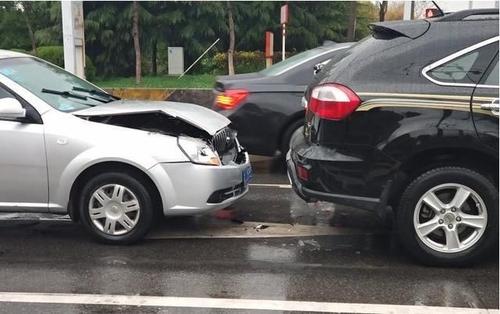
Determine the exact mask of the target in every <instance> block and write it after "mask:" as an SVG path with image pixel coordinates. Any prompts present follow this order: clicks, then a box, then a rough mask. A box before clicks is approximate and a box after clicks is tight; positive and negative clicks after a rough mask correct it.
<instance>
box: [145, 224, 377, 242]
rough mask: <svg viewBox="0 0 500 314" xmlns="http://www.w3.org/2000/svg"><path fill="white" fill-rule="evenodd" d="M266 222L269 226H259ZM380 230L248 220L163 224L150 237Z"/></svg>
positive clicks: (369, 232)
mask: <svg viewBox="0 0 500 314" xmlns="http://www.w3.org/2000/svg"><path fill="white" fill-rule="evenodd" d="M259 225H264V226H265V229H259V227H258V226H259ZM381 232H382V231H379V230H374V231H373V230H366V229H365V230H363V229H355V228H339V227H332V226H328V225H314V226H313V225H298V224H295V225H292V224H284V223H269V222H244V223H242V224H234V223H231V224H228V223H217V224H211V225H204V226H199V227H198V228H196V230H192V229H191V228H182V229H181V228H175V229H172V228H163V229H156V230H154V231H152V232H151V234H149V235H148V236H147V237H146V238H147V239H153V240H162V239H163V240H164V239H240V238H243V239H249V238H287V237H313V236H328V235H373V234H374V233H377V234H378V233H381Z"/></svg>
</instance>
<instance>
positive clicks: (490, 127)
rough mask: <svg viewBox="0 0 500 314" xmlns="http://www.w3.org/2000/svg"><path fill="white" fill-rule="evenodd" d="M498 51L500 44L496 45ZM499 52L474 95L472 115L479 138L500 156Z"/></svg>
mask: <svg viewBox="0 0 500 314" xmlns="http://www.w3.org/2000/svg"><path fill="white" fill-rule="evenodd" d="M495 45H496V46H497V49H498V42H496V43H495ZM498 88H499V86H498V52H497V54H496V56H495V58H494V59H493V61H492V62H491V63H490V65H489V66H488V69H487V70H486V72H485V74H484V75H483V77H482V78H481V81H480V82H479V84H478V85H477V87H476V88H475V90H474V93H473V95H472V99H471V104H472V114H473V117H474V125H475V127H476V131H477V133H478V136H479V138H480V139H481V141H483V143H484V144H486V145H487V146H489V147H490V148H492V149H493V150H494V152H495V153H497V154H498V115H499V104H498V98H499V97H498Z"/></svg>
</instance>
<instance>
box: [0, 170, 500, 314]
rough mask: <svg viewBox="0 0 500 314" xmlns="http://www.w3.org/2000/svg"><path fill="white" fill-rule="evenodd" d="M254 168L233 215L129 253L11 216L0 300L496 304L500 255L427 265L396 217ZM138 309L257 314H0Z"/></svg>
mask: <svg viewBox="0 0 500 314" xmlns="http://www.w3.org/2000/svg"><path fill="white" fill-rule="evenodd" d="M254 170H255V172H256V173H255V176H254V180H253V184H256V186H252V188H251V191H250V193H249V194H248V195H247V196H246V197H245V199H243V200H241V201H240V202H238V203H237V204H235V205H234V206H232V208H230V209H227V210H224V211H221V212H218V213H215V214H214V215H211V216H204V217H194V218H193V217H177V218H171V219H167V220H165V221H163V222H161V223H159V225H158V226H157V227H156V228H155V230H154V231H153V232H152V234H151V235H150V237H149V238H148V239H147V240H145V241H143V242H142V243H140V244H136V245H132V246H109V245H102V244H98V243H95V242H93V241H92V240H91V239H90V238H89V237H88V236H87V235H86V234H85V233H84V231H83V229H82V228H81V227H80V226H79V225H76V224H73V223H71V222H68V221H67V220H65V219H62V220H52V219H51V217H49V216H44V218H46V219H47V220H39V219H37V217H36V216H29V217H24V216H21V215H3V218H4V220H2V221H0V239H1V240H0V292H37V293H42V292H43V293H71V294H113V295H145V296H175V297H203V298H231V299H259V300H260V299H262V300H295V301H319V302H346V303H374V304H402V305H429V306H448V307H472V308H476V307H477V308H489V309H495V308H498V306H499V301H498V293H499V292H498V288H499V287H498V253H496V252H494V253H492V255H491V256H490V257H488V258H486V259H485V260H484V261H482V262H481V263H479V264H478V265H475V266H473V267H469V268H451V269H446V268H432V267H425V266H422V265H419V264H417V263H416V262H415V261H414V260H413V259H412V258H410V257H409V256H408V255H407V254H405V252H404V251H403V250H402V248H401V247H400V246H399V245H398V243H397V239H396V238H397V236H396V235H394V233H393V231H392V228H391V224H390V219H387V220H386V221H381V220H380V219H378V218H377V217H376V216H375V215H373V214H370V213H367V212H363V211H360V210H356V209H350V208H341V207H335V206H333V205H331V204H326V203H317V204H306V203H304V202H303V201H302V200H300V199H299V198H298V197H296V196H295V195H294V193H293V191H292V190H291V189H290V188H289V187H287V186H286V185H287V184H288V179H287V177H286V175H285V173H284V172H283V169H282V167H281V166H280V164H279V162H278V161H277V160H273V161H271V162H268V161H264V162H261V161H259V162H257V163H255V164H254ZM261 184H283V186H262V185H261ZM7 218H9V219H7ZM325 230H326V233H324V231H325ZM138 311H140V312H147V313H156V312H169V313H170V312H174V313H206V312H211V313H212V312H213V313H225V312H231V313H248V312H249V311H248V310H240V311H234V310H231V311H229V310H218V309H216V310H213V309H212V310H210V309H193V308H191V309H182V308H175V307H140V308H138V307H134V306H109V305H104V306H102V305H78V304H36V303H29V302H26V303H9V302H0V313H47V312H50V313H69V312H107V313H114V312H138ZM259 312H262V311H259ZM273 313H276V312H273Z"/></svg>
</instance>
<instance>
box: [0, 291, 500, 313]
mask: <svg viewBox="0 0 500 314" xmlns="http://www.w3.org/2000/svg"><path fill="white" fill-rule="evenodd" d="M0 302H15V303H51V304H86V305H116V306H154V307H182V308H207V309H232V310H270V311H305V312H342V313H379V314H386V313H407V314H416V313H432V312H434V313H440V314H458V313H465V314H476V313H495V314H497V313H498V312H499V311H498V310H497V309H476V308H461V307H441V306H424V305H396V304H369V303H336V302H310V301H281V300H256V299H222V298H220V299H219V298H189V297H160V296H139V295H99V294H71V293H30V292H28V293H21V292H0Z"/></svg>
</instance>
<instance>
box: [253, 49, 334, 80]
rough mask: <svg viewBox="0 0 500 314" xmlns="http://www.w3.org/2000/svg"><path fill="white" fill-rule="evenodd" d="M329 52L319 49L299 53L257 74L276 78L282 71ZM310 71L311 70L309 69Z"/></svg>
mask: <svg viewBox="0 0 500 314" xmlns="http://www.w3.org/2000/svg"><path fill="white" fill-rule="evenodd" d="M329 51H330V50H325V49H323V48H319V49H311V50H307V51H304V52H301V53H298V54H296V55H294V56H291V57H290V58H287V59H285V60H284V61H281V62H278V63H275V64H273V65H272V66H270V67H269V68H267V69H264V70H262V71H260V72H259V73H260V74H262V75H265V76H276V75H278V74H280V73H281V72H282V71H285V70H288V69H290V68H292V67H295V66H297V65H299V64H301V63H303V62H305V61H307V60H310V59H311V58H315V57H317V56H319V55H321V54H325V53H328V52H329ZM311 71H312V69H311Z"/></svg>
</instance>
